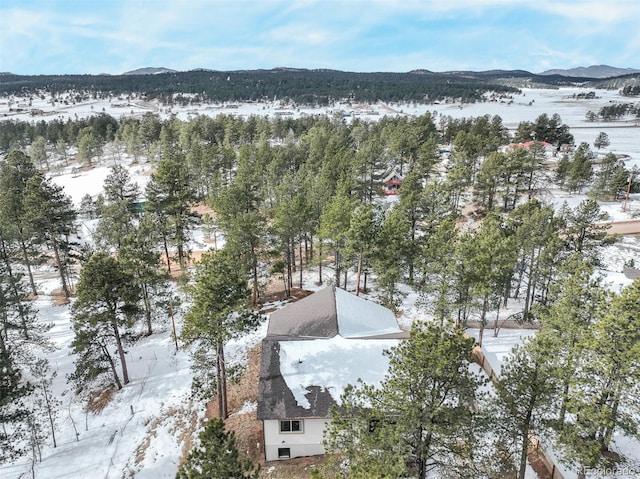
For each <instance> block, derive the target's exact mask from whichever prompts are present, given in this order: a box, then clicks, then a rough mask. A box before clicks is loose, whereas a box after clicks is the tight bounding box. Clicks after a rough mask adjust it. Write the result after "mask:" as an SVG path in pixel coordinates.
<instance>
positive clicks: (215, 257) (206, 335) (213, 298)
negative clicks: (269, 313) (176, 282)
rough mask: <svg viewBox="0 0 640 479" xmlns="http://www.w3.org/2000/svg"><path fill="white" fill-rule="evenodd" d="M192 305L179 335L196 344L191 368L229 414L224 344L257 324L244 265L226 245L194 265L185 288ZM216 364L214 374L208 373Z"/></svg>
mask: <svg viewBox="0 0 640 479" xmlns="http://www.w3.org/2000/svg"><path fill="white" fill-rule="evenodd" d="M187 291H188V293H189V295H190V297H191V300H192V302H193V303H192V306H191V308H190V309H189V311H187V313H186V314H185V317H184V327H183V329H182V333H181V335H180V337H181V338H182V340H183V341H184V342H185V343H186V344H187V345H188V346H195V350H194V355H193V357H194V368H195V369H196V370H197V371H198V373H199V374H198V376H202V377H204V381H203V380H202V379H201V380H200V381H202V382H204V384H201V386H202V388H203V390H202V391H199V392H200V393H201V394H203V395H204V396H207V395H208V394H209V393H211V392H212V391H211V389H212V387H214V388H215V392H216V395H217V399H218V415H219V417H221V418H222V419H226V417H227V416H228V409H227V378H226V362H225V355H224V346H225V344H226V343H227V341H229V340H230V339H232V338H234V337H237V336H239V335H241V334H243V333H245V332H247V331H249V330H251V329H253V328H255V327H257V325H258V321H259V316H258V315H256V314H254V313H253V312H252V311H251V310H249V309H247V308H246V300H247V298H248V296H249V291H248V289H247V281H246V279H245V275H244V269H243V267H242V266H241V265H240V264H238V262H237V261H236V260H235V259H234V257H233V256H232V255H231V253H230V251H228V250H227V249H222V250H219V251H215V252H214V251H209V252H206V253H204V254H203V255H202V257H201V259H200V261H199V262H198V264H197V266H196V273H195V282H194V284H193V285H192V286H189V287H188V289H187ZM212 363H214V364H215V378H211V377H210V371H211V364H212Z"/></svg>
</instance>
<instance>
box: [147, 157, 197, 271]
mask: <svg viewBox="0 0 640 479" xmlns="http://www.w3.org/2000/svg"><path fill="white" fill-rule="evenodd" d="M146 198H147V202H146V204H145V210H146V211H147V212H148V213H149V214H150V215H152V216H153V217H154V218H155V223H156V225H157V228H158V231H159V233H160V234H161V236H162V242H163V246H164V251H165V255H166V257H167V258H166V259H167V267H168V269H169V271H171V265H170V255H169V246H173V247H175V248H176V257H177V260H178V263H179V264H180V267H181V268H184V267H185V266H186V263H185V261H186V260H187V259H188V258H189V251H188V250H187V249H185V248H186V245H187V242H188V241H189V238H190V234H191V228H192V227H193V225H194V224H195V222H196V215H195V214H193V213H192V212H191V206H193V203H194V202H195V192H194V190H193V188H192V186H191V184H190V183H189V175H188V172H187V165H186V162H185V160H184V158H183V155H182V154H180V153H169V154H168V155H166V156H163V158H162V159H161V160H160V163H159V164H158V167H157V169H156V171H155V172H154V173H153V175H152V176H151V180H150V181H149V183H147V188H146Z"/></svg>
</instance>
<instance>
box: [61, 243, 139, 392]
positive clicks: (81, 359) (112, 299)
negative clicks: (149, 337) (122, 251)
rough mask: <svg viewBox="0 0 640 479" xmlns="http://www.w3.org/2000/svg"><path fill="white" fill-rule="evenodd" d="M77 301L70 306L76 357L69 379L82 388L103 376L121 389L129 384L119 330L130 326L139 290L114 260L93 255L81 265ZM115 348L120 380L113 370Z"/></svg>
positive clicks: (133, 319) (105, 256)
mask: <svg viewBox="0 0 640 479" xmlns="http://www.w3.org/2000/svg"><path fill="white" fill-rule="evenodd" d="M77 292H78V298H77V300H76V302H75V303H74V304H73V307H72V314H73V331H74V333H75V337H74V339H73V341H72V343H71V346H72V350H73V352H74V353H76V354H78V358H77V360H76V363H75V366H76V367H75V372H74V373H73V375H72V379H73V380H74V381H75V382H76V383H78V384H80V385H86V384H88V383H90V382H92V381H93V380H96V379H98V378H100V377H101V376H102V375H103V374H105V373H107V374H109V375H110V376H111V378H112V379H113V382H114V383H115V385H116V386H117V387H118V389H121V388H122V386H123V385H126V384H128V383H129V373H128V370H127V362H126V356H125V346H124V343H123V341H124V340H123V337H122V329H123V328H125V329H126V328H128V327H130V326H131V325H132V324H133V322H134V321H135V319H136V317H137V314H138V306H137V305H138V301H139V298H140V292H139V288H138V286H137V285H136V282H135V280H134V278H133V277H132V275H131V273H129V272H128V271H127V270H126V269H125V268H124V267H123V265H122V263H121V262H120V261H118V260H117V259H116V258H114V257H112V256H109V255H108V254H106V253H101V252H97V253H94V254H93V255H92V256H91V258H90V259H89V260H88V261H87V262H86V263H85V264H84V266H83V268H82V271H81V273H80V281H79V282H78V288H77ZM113 346H115V347H116V352H117V354H118V359H119V360H120V367H121V371H122V380H121V379H120V375H119V374H118V371H117V369H116V364H117V359H116V358H115V357H113V355H112V353H111V348H112V347H113Z"/></svg>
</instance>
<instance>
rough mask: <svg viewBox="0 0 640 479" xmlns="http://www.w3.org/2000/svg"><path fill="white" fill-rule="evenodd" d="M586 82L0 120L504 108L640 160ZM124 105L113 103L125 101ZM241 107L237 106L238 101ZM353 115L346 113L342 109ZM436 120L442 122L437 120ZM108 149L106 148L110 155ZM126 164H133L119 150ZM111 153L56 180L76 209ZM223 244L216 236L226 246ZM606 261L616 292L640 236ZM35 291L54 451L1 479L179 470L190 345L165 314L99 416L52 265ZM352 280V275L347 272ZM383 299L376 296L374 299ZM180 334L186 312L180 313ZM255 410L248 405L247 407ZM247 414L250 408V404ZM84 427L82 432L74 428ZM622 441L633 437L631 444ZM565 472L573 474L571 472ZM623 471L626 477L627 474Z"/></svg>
mask: <svg viewBox="0 0 640 479" xmlns="http://www.w3.org/2000/svg"><path fill="white" fill-rule="evenodd" d="M586 91H588V90H580V89H576V88H570V89H561V90H525V91H524V93H523V95H519V96H516V97H514V101H513V103H512V104H507V103H481V104H474V105H462V106H460V105H451V104H449V105H447V104H444V105H424V106H421V105H416V106H414V105H397V104H393V105H384V104H374V105H366V106H358V105H349V104H346V103H345V104H340V105H334V106H333V107H332V108H327V109H314V108H302V107H301V108H297V107H293V106H286V105H285V106H282V105H278V104H257V103H252V104H240V105H234V108H229V106H228V105H204V104H203V105H194V106H190V107H188V108H184V109H181V110H178V109H176V108H175V107H174V108H173V109H171V110H167V109H166V108H164V107H162V106H160V105H157V104H155V103H153V102H151V103H146V102H140V101H131V102H130V103H128V102H126V101H124V102H122V101H119V100H117V99H113V100H111V101H107V100H105V101H92V102H87V103H84V104H78V105H71V106H64V107H61V106H58V105H56V106H52V105H51V103H50V102H49V103H48V102H47V101H46V99H45V100H40V99H39V98H34V99H33V101H32V104H31V105H26V106H25V108H27V109H28V111H31V109H39V110H42V112H43V115H36V116H32V115H31V114H30V113H28V112H25V113H20V114H14V113H12V112H9V108H10V103H11V107H13V108H15V107H16V106H17V105H18V104H24V102H25V101H27V102H28V100H26V99H15V98H14V99H8V98H0V121H1V120H2V119H3V118H4V119H20V120H27V121H39V120H41V119H44V120H45V121H46V120H49V119H53V118H81V117H86V116H89V115H95V114H99V113H101V112H103V111H104V112H105V113H108V114H110V115H112V116H114V117H116V118H120V117H122V116H131V115H134V116H136V115H138V116H140V115H142V114H144V113H145V112H148V111H151V112H155V113H158V114H159V115H160V116H161V117H163V118H167V117H169V116H170V115H172V114H175V115H176V116H177V117H178V118H181V119H184V120H188V119H189V118H193V117H195V115H200V114H205V115H211V116H215V115H218V114H234V115H239V116H243V117H246V116H249V115H269V116H271V117H275V116H276V115H279V116H284V115H287V116H291V117H294V118H297V117H300V116H302V115H329V116H340V117H342V118H344V120H345V121H347V122H348V121H350V120H351V119H353V118H354V117H356V116H357V117H360V118H362V119H363V120H366V119H368V120H371V121H376V120H377V119H378V118H381V117H382V116H384V115H393V116H398V115H419V114H422V113H424V112H426V111H429V112H432V113H434V112H435V114H437V116H440V115H451V116H454V117H470V116H479V115H484V114H490V115H500V116H501V117H502V118H503V122H504V124H505V125H506V126H507V127H509V128H511V129H514V128H515V127H516V126H517V124H518V123H519V122H520V121H532V120H534V119H535V118H536V117H537V116H538V115H540V114H542V113H547V114H548V115H552V114H554V113H558V114H559V115H560V116H561V118H562V120H563V122H564V123H566V124H568V125H569V127H570V129H571V133H572V134H573V135H574V136H575V138H576V142H578V143H579V142H581V141H585V142H588V143H589V144H590V145H592V144H593V141H594V140H595V138H596V136H597V134H598V133H599V132H600V131H603V132H605V133H607V135H608V136H609V139H610V141H611V145H610V147H609V148H607V151H613V152H616V153H619V154H626V155H629V157H630V159H629V161H628V163H627V164H628V166H631V165H637V166H640V127H638V126H637V124H636V123H637V122H616V123H588V122H587V121H586V120H585V114H586V112H587V111H589V110H591V111H594V112H597V111H598V110H599V109H600V107H601V106H604V105H606V104H609V103H610V102H613V101H618V102H621V101H623V102H626V101H629V99H624V98H621V97H619V96H618V95H617V93H616V92H615V91H601V90H597V91H596V94H597V97H598V98H596V99H593V100H572V99H568V97H569V96H570V95H572V94H574V93H580V92H582V93H585V92H586ZM123 103H125V104H126V106H117V105H122V104H123ZM235 106H237V108H235ZM346 115H350V116H346ZM436 122H437V118H436ZM106 156H107V155H106V154H105V157H106ZM123 158H124V159H123V162H124V164H129V163H128V160H127V157H126V155H123ZM112 163H113V160H112V159H106V158H105V159H104V160H103V161H102V162H101V163H99V164H98V166H97V167H95V168H93V169H92V170H89V171H83V172H80V173H78V172H72V170H71V167H69V168H67V169H65V170H63V171H62V172H61V174H59V175H58V176H55V177H54V181H55V182H56V183H58V184H60V185H62V186H63V187H64V188H65V191H66V192H67V194H69V195H70V196H71V197H72V198H73V200H74V203H75V204H76V205H78V204H79V203H80V199H81V198H82V197H83V196H84V195H85V194H91V195H93V196H95V195H97V193H98V192H100V191H101V188H102V183H103V181H104V178H105V177H106V176H107V174H108V172H109V167H110V165H111V164H112ZM149 173H150V171H149V166H148V165H144V164H143V165H136V166H133V167H132V169H131V175H132V178H133V180H134V181H136V182H137V183H138V184H139V186H140V187H141V189H144V186H145V185H146V182H147V181H148V179H149ZM582 199H584V196H583V195H567V194H566V193H560V192H557V191H552V192H551V197H550V198H549V199H548V201H550V202H553V203H554V204H557V205H560V204H562V202H563V201H567V202H568V203H569V204H570V205H575V204H577V203H578V202H579V201H581V200H582ZM602 207H603V209H604V210H605V211H607V212H608V213H609V214H610V215H611V217H612V218H613V219H615V220H616V221H623V220H629V219H631V215H630V213H629V212H623V211H622V208H621V204H620V203H607V204H603V205H602ZM631 210H632V211H637V210H640V198H637V197H634V198H633V200H632V202H631ZM92 228H93V224H92V223H90V222H87V223H86V224H84V225H83V231H82V236H83V237H84V238H85V239H86V240H90V236H91V231H92ZM202 236H203V235H202V232H201V231H197V232H196V235H195V237H196V239H195V240H194V243H193V244H192V245H191V248H192V250H193V251H198V250H203V249H206V247H207V246H208V245H206V244H205V243H204V242H203V241H202ZM222 241H223V240H222V239H220V242H219V244H221V242H222ZM603 256H604V259H605V267H604V269H603V271H602V272H603V274H605V275H606V278H607V281H609V282H610V284H611V286H612V289H616V290H619V289H620V288H621V287H623V286H625V285H627V284H629V283H630V281H629V280H628V279H627V278H625V277H624V275H622V272H621V271H622V264H623V263H624V261H626V260H628V259H630V258H634V259H635V260H636V262H637V263H640V243H639V241H638V237H637V236H628V237H625V238H623V239H622V241H621V242H620V243H619V244H618V245H615V246H610V247H608V248H607V249H606V250H605V252H604V254H603ZM36 280H37V281H38V288H39V289H40V290H42V291H43V292H44V293H45V294H44V295H41V296H40V297H39V299H38V300H37V301H36V302H35V304H34V306H35V307H36V309H37V310H38V311H39V318H40V321H42V322H46V323H50V324H52V325H53V327H52V329H51V331H50V332H49V335H50V337H51V339H52V340H53V341H54V343H55V344H56V346H57V348H58V349H57V351H55V352H54V353H52V354H51V355H50V356H49V359H50V362H51V366H52V368H53V369H54V370H55V371H56V372H57V377H56V378H55V380H54V385H53V387H54V391H55V392H56V394H57V396H58V397H59V398H60V400H61V401H62V403H61V407H60V409H59V415H58V418H57V427H58V433H57V439H58V447H57V448H55V449H54V448H53V447H52V444H51V443H50V444H48V445H47V446H46V447H45V448H44V449H43V451H42V458H43V460H42V462H37V463H35V464H32V462H31V460H30V459H29V458H27V457H25V458H22V459H20V460H18V461H17V462H16V463H13V464H4V465H0V477H2V478H3V479H19V478H26V477H32V465H33V471H34V477H36V478H46V479H54V478H60V479H62V478H65V479H73V478H87V477H95V478H100V479H102V478H114V479H115V478H122V477H133V476H135V477H136V478H153V479H163V478H172V477H175V473H176V469H177V463H178V460H179V457H180V456H181V454H182V448H183V446H184V444H185V441H186V440H187V439H190V438H191V437H192V436H193V435H194V431H195V429H196V427H197V422H198V420H199V419H200V418H202V417H203V415H204V408H203V404H201V403H198V402H195V401H193V400H192V398H191V380H192V373H191V370H190V368H189V358H188V354H187V353H186V352H185V351H182V350H179V351H176V349H175V342H174V339H173V336H172V331H171V325H170V323H169V321H168V320H167V322H166V323H165V324H163V325H161V326H160V328H159V330H160V331H159V332H157V333H155V334H154V335H152V336H151V337H148V338H145V339H143V340H141V341H140V342H138V343H136V344H135V345H132V346H131V347H130V348H129V353H128V361H129V367H130V377H131V383H130V384H129V385H127V386H126V387H125V388H124V389H123V390H122V391H119V392H117V393H115V395H114V397H113V399H112V400H111V401H110V402H109V403H108V404H107V405H106V407H105V408H104V409H103V410H102V411H101V412H99V413H97V414H93V413H88V414H87V413H86V412H85V407H84V406H85V404H86V401H83V400H82V399H80V398H78V397H77V396H76V395H75V394H74V391H72V390H71V389H70V386H69V385H68V384H67V382H66V375H67V374H69V373H70V372H71V371H73V360H74V358H73V357H72V356H71V355H70V352H69V351H70V343H71V340H72V331H71V325H70V308H69V306H54V305H53V303H52V302H51V299H50V297H49V296H48V294H50V293H51V292H52V291H53V290H54V289H56V288H58V287H59V285H58V282H57V278H56V276H55V275H53V274H52V273H51V271H47V270H44V269H41V270H39V271H37V274H36ZM316 280H317V273H315V272H312V273H306V274H305V276H304V286H305V288H307V289H310V290H317V289H318V286H316V285H315V281H316ZM350 281H351V285H352V284H353V281H354V275H352V276H351V277H350ZM405 291H406V292H407V296H406V297H405V299H404V301H403V304H402V306H401V308H402V313H401V315H400V318H399V322H400V324H401V326H403V327H405V328H409V327H410V325H411V323H412V322H414V321H416V320H422V319H429V315H428V314H427V313H425V312H424V311H423V310H421V309H420V308H419V307H418V306H417V305H416V301H417V299H418V298H417V295H416V294H415V293H413V292H411V291H410V290H408V289H407V288H405ZM373 299H375V298H373ZM177 320H178V331H179V330H180V316H179V315H178V316H177ZM512 331H513V330H502V331H501V332H500V335H499V336H498V338H493V336H492V331H491V330H487V331H486V334H485V339H484V341H485V345H486V346H485V348H486V352H487V354H488V355H489V356H490V357H491V361H492V363H493V361H494V360H495V361H497V362H500V361H501V360H502V359H503V358H504V357H505V356H506V355H507V354H508V352H509V350H510V348H511V347H512V346H513V344H515V343H516V342H518V341H520V334H521V333H522V332H521V331H518V333H517V334H516V333H513V332H512ZM265 334H266V321H265V322H264V323H263V324H262V326H261V328H260V329H259V330H258V331H257V332H256V333H254V334H252V335H251V336H250V337H247V338H244V339H243V340H240V341H236V342H234V343H232V344H230V345H229V353H228V354H229V357H231V358H233V357H242V355H243V354H244V353H245V352H246V350H247V349H248V348H250V347H253V346H254V345H255V344H258V343H259V342H260V340H261V339H262V338H263V337H264V335H265ZM248 410H249V411H250V410H251V408H250V407H249V408H248ZM249 413H251V412H249ZM76 431H77V434H76ZM625 441H626V442H625ZM625 441H623V440H622V439H621V440H620V441H619V442H618V441H617V442H616V444H618V445H619V447H621V448H625V450H626V451H630V452H635V453H636V454H637V455H640V452H639V451H640V445H639V444H638V443H637V442H630V441H628V440H626V439H625ZM565 472H566V474H565V477H567V478H571V477H573V476H571V473H570V471H565ZM619 477H622V476H619Z"/></svg>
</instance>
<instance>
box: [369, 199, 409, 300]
mask: <svg viewBox="0 0 640 479" xmlns="http://www.w3.org/2000/svg"><path fill="white" fill-rule="evenodd" d="M410 235H411V224H410V223H409V220H408V219H407V217H406V216H405V215H404V213H403V212H402V211H400V209H399V208H393V209H391V210H390V211H388V212H387V214H386V215H385V217H384V219H383V220H382V223H381V225H380V230H379V232H378V235H377V236H376V242H375V244H374V250H373V255H372V257H371V264H372V266H373V271H374V272H375V273H376V276H377V279H376V285H377V287H378V290H379V291H380V292H379V299H380V303H381V304H383V305H384V306H386V307H387V308H390V309H392V310H394V311H397V310H398V308H399V306H400V303H401V301H402V298H403V297H404V295H403V293H402V292H401V291H400V289H399V287H398V286H399V283H400V281H401V280H402V278H403V276H404V272H405V265H406V263H405V261H406V260H405V258H406V257H407V256H409V254H408V250H409V248H410V245H411V236H410Z"/></svg>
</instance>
